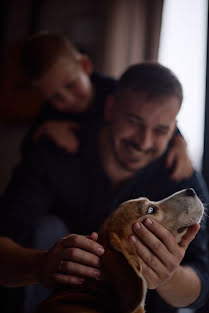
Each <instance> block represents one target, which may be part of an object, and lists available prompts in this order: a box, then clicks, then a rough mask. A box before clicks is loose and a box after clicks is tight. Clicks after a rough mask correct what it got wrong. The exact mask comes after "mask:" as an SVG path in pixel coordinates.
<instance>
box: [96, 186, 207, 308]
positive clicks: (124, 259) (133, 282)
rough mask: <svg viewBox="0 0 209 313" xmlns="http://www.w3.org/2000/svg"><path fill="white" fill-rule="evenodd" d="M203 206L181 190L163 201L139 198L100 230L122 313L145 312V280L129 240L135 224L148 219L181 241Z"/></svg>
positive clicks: (124, 205) (106, 265)
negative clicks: (150, 218)
mask: <svg viewBox="0 0 209 313" xmlns="http://www.w3.org/2000/svg"><path fill="white" fill-rule="evenodd" d="M203 212H204V207H203V204H202V203H201V201H200V200H199V198H198V197H197V195H196V193H195V192H194V190H193V189H185V190H182V191H179V192H177V193H175V194H173V195H171V196H170V197H168V198H165V199H163V200H161V201H157V202H155V201H150V200H149V199H147V198H138V199H134V200H129V201H126V202H124V203H122V204H121V205H120V206H119V208H118V209H117V210H115V211H114V212H113V213H112V214H111V215H110V216H109V217H108V218H107V220H106V221H105V222H104V224H103V226H102V227H101V229H100V231H99V238H100V243H101V244H102V245H103V246H104V248H105V251H106V252H105V254H104V256H103V263H104V268H105V272H106V274H107V275H108V279H110V280H111V281H112V285H113V287H114V290H115V292H116V294H117V298H118V300H119V301H118V303H120V308H118V311H120V312H126V313H128V312H137V313H138V312H144V311H143V307H144V301H145V294H146V281H145V280H144V278H143V276H142V273H141V265H140V263H139V261H138V260H139V259H138V258H137V257H136V252H135V250H134V249H133V247H132V246H131V245H130V243H129V241H128V237H129V235H130V234H132V233H133V231H132V225H133V224H134V223H135V222H137V221H143V220H144V219H145V218H147V217H148V216H151V217H152V218H153V219H155V220H157V221H158V222H159V223H160V224H161V225H163V226H164V227H166V228H167V229H168V230H169V231H170V232H171V233H172V234H173V236H174V237H175V238H176V240H177V242H180V241H181V239H182V237H183V236H184V234H185V233H186V231H187V228H188V227H189V226H191V225H193V224H195V223H199V222H200V220H201V218H202V215H203Z"/></svg>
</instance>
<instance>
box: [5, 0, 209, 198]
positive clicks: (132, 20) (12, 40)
mask: <svg viewBox="0 0 209 313" xmlns="http://www.w3.org/2000/svg"><path fill="white" fill-rule="evenodd" d="M0 17H1V18H0V78H1V82H0V194H1V193H2V192H3V190H4V189H5V186H6V185H7V183H8V180H9V178H10V175H11V171H12V168H13V167H14V166H15V164H16V163H17V162H18V160H19V158H20V149H19V148H20V143H21V141H22V139H23V137H24V134H25V133H26V131H27V130H28V128H29V127H30V125H31V123H32V121H33V120H34V118H35V117H36V116H37V114H38V112H39V110H40V101H39V99H38V98H37V97H38V96H37V95H35V94H34V95H33V96H32V97H31V90H29V89H27V88H26V87H25V86H23V85H22V84H21V77H20V73H19V72H18V68H17V67H16V63H15V56H16V54H15V53H16V46H17V43H19V42H21V41H22V40H24V39H25V38H27V37H28V36H29V35H31V34H32V33H34V32H37V31H40V30H47V31H52V32H56V33H60V34H65V35H66V36H67V37H69V38H70V39H71V40H72V41H73V42H74V43H75V44H76V45H77V46H78V47H80V48H81V49H82V50H83V51H85V52H87V53H88V54H89V56H90V57H91V59H92V60H93V63H94V66H95V70H97V71H100V72H105V73H107V74H109V75H112V76H114V77H119V75H120V74H121V73H122V72H123V71H124V70H125V69H126V68H127V66H129V65H130V64H133V63H136V62H141V61H144V60H153V61H157V60H158V61H159V62H161V63H162V64H164V65H166V66H168V67H169V68H171V69H172V70H173V71H174V73H176V74H177V76H178V77H179V79H180V81H181V82H182V84H183V89H184V101H183V107H182V110H181V113H180V114H179V117H178V126H179V128H180V130H181V132H182V134H183V135H184V137H185V139H186V140H187V143H188V150H189V154H190V156H191V158H192V161H193V164H194V166H195V167H196V168H197V169H199V170H200V171H203V175H204V176H205V179H206V181H207V183H208V185H209V110H208V106H209V103H208V101H209V99H208V88H207V87H208V82H207V80H208V79H209V78H208V77H209V76H208V75H207V59H208V52H207V51H208V48H207V47H208V0H198V1H197V0H175V1H173V0H164V1H163V0H106V1H97V0H18V1H17V0H1V2H0Z"/></svg>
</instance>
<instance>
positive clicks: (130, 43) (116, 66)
mask: <svg viewBox="0 0 209 313" xmlns="http://www.w3.org/2000/svg"><path fill="white" fill-rule="evenodd" d="M162 9H163V0H155V1H153V0H131V1H128V0H112V1H111V0H108V2H107V9H106V28H105V29H106V30H105V38H104V53H103V56H102V58H103V61H102V62H101V64H102V70H103V71H104V72H106V73H108V74H110V75H113V76H115V77H118V76H119V75H120V74H121V73H122V72H123V71H124V70H125V69H126V68H127V67H128V66H129V65H131V64H133V63H136V62H140V61H144V60H152V61H156V60H157V57H158V48H159V39H160V29H161V19H162Z"/></svg>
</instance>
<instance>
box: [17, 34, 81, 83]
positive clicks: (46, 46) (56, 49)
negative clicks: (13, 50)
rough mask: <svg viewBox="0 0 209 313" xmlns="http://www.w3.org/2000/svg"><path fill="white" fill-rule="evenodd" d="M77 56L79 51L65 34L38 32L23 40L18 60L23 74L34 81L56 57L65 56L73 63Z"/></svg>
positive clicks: (52, 63) (47, 68)
mask: <svg viewBox="0 0 209 313" xmlns="http://www.w3.org/2000/svg"><path fill="white" fill-rule="evenodd" d="M79 56H80V53H79V51H78V50H77V49H76V48H75V47H74V45H73V44H72V43H71V42H70V40H69V39H68V38H66V37H65V36H62V35H59V34H53V33H48V32H40V33H37V34H34V35H32V36H31V37H29V38H28V39H27V40H26V41H25V43H24V45H23V49H22V53H21V56H20V62H21V65H22V69H23V72H24V74H25V75H26V76H27V77H28V78H30V79H31V80H32V81H35V80H38V79H40V78H41V77H43V75H44V74H45V73H47V72H48V71H49V70H50V68H51V67H52V66H53V65H54V64H55V63H56V62H57V60H58V59H60V58H67V59H69V60H70V62H72V64H73V63H76V62H77V61H78V59H79Z"/></svg>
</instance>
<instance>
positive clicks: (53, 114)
mask: <svg viewBox="0 0 209 313" xmlns="http://www.w3.org/2000/svg"><path fill="white" fill-rule="evenodd" d="M63 115H64V113H63V114H62V116H63ZM59 118H60V116H59V112H58V111H56V110H54V109H53V108H52V106H51V104H50V103H49V102H46V103H44V104H43V107H42V109H41V111H40V113H39V115H38V116H37V117H36V119H35V120H34V121H33V123H32V125H31V127H30V129H29V131H28V132H27V134H26V135H25V137H24V139H23V142H22V145H21V152H22V154H24V153H26V152H27V151H29V150H30V149H33V145H34V139H33V135H34V133H35V132H36V130H37V129H38V128H39V127H40V126H41V125H42V124H43V123H44V122H46V121H48V120H57V119H59Z"/></svg>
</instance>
